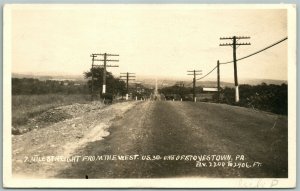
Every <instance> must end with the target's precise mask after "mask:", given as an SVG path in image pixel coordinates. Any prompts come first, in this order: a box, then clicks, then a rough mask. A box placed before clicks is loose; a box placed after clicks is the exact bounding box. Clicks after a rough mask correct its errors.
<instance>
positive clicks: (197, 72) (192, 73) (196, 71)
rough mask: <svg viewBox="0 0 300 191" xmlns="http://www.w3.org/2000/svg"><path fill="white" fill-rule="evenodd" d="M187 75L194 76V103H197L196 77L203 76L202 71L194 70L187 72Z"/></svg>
mask: <svg viewBox="0 0 300 191" xmlns="http://www.w3.org/2000/svg"><path fill="white" fill-rule="evenodd" d="M187 72H188V74H187V75H193V76H194V77H193V101H194V102H196V101H197V99H196V76H197V75H202V70H192V71H187ZM199 72H201V73H199Z"/></svg>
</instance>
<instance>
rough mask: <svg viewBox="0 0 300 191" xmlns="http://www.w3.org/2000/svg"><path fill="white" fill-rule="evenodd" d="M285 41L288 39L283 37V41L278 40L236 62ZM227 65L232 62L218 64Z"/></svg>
mask: <svg viewBox="0 0 300 191" xmlns="http://www.w3.org/2000/svg"><path fill="white" fill-rule="evenodd" d="M287 39H288V37H285V38H283V39H281V40H279V41H277V42H275V43H273V44H271V45H270V46H267V47H265V48H263V49H261V50H258V51H256V52H254V53H252V54H249V55H247V56H244V57H242V58H239V59H237V60H236V61H239V60H243V59H245V58H249V57H251V56H254V55H255V54H258V53H261V52H263V51H265V50H267V49H269V48H271V47H273V46H275V45H277V44H280V43H281V42H283V41H285V40H287ZM229 63H233V61H229V62H223V63H220V64H229Z"/></svg>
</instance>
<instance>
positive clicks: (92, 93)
mask: <svg viewBox="0 0 300 191" xmlns="http://www.w3.org/2000/svg"><path fill="white" fill-rule="evenodd" d="M91 57H92V69H91V72H92V84H91V100H92V101H93V100H94V72H93V70H94V62H95V57H96V55H91Z"/></svg>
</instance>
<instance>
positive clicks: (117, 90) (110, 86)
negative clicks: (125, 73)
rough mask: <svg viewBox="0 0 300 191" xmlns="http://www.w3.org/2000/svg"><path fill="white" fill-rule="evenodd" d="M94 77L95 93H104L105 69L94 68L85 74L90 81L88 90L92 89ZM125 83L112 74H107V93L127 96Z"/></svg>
mask: <svg viewBox="0 0 300 191" xmlns="http://www.w3.org/2000/svg"><path fill="white" fill-rule="evenodd" d="M92 76H93V78H94V82H93V91H94V92H98V93H100V92H102V85H103V68H93V69H90V71H88V72H85V73H84V77H85V78H86V79H89V80H88V88H89V90H90V91H91V89H92ZM125 86H126V84H125V82H124V81H122V80H120V79H119V78H115V77H114V76H113V75H112V73H111V72H106V92H107V93H111V94H114V95H123V94H125V91H126V90H125Z"/></svg>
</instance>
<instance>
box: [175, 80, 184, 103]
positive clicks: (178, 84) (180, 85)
mask: <svg viewBox="0 0 300 191" xmlns="http://www.w3.org/2000/svg"><path fill="white" fill-rule="evenodd" d="M175 85H176V86H178V87H179V95H180V101H182V88H183V87H184V83H183V81H178V82H176V84H175Z"/></svg>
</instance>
